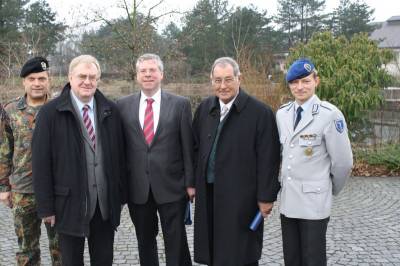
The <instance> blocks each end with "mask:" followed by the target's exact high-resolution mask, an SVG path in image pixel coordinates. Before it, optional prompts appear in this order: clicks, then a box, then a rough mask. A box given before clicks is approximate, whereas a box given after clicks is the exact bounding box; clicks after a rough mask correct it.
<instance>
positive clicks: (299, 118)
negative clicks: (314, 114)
mask: <svg viewBox="0 0 400 266" xmlns="http://www.w3.org/2000/svg"><path fill="white" fill-rule="evenodd" d="M301 112H303V108H301V106H299V108H297V110H296V120H295V121H294V129H293V130H296V127H297V125H298V124H299V122H300V120H301Z"/></svg>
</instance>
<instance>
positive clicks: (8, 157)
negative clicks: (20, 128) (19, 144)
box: [0, 110, 14, 192]
mask: <svg viewBox="0 0 400 266" xmlns="http://www.w3.org/2000/svg"><path fill="white" fill-rule="evenodd" d="M0 130H1V131H0V192H6V191H10V190H11V186H10V179H9V177H10V175H11V171H12V161H13V160H12V159H13V154H14V137H13V134H12V129H11V126H10V120H9V117H8V115H7V113H6V112H5V111H4V110H1V126H0Z"/></svg>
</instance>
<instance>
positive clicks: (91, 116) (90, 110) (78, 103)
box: [70, 90, 96, 132]
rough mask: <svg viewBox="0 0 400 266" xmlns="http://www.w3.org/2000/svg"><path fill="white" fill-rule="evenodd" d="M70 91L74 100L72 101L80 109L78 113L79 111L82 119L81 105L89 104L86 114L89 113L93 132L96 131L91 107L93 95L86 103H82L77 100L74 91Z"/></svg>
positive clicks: (92, 105)
mask: <svg viewBox="0 0 400 266" xmlns="http://www.w3.org/2000/svg"><path fill="white" fill-rule="evenodd" d="M70 92H71V96H72V99H73V100H74V102H75V103H76V106H77V107H78V109H79V111H80V112H79V113H80V115H81V118H82V119H83V107H84V106H85V105H88V106H89V111H88V115H89V118H90V120H91V121H92V124H93V129H94V132H96V121H95V120H94V109H93V107H94V97H92V99H90V101H89V102H88V103H84V102H82V101H81V100H79V98H78V97H76V95H75V93H74V92H73V91H72V90H71V91H70Z"/></svg>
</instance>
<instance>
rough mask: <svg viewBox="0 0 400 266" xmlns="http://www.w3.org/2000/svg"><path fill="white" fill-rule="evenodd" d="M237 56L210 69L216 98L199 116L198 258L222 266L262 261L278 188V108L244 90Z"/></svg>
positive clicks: (200, 109) (205, 103)
mask: <svg viewBox="0 0 400 266" xmlns="http://www.w3.org/2000/svg"><path fill="white" fill-rule="evenodd" d="M240 79H241V77H240V71H239V66H238V64H237V63H236V61H235V60H233V59H232V58H229V57H222V58H219V59H217V60H216V61H215V62H214V65H213V66H212V69H211V83H212V87H213V89H214V92H215V96H212V97H209V98H207V99H205V100H204V101H203V102H202V103H201V104H200V106H199V107H198V109H197V111H196V113H195V116H194V121H193V130H194V132H195V137H196V157H195V160H196V164H195V165H196V168H195V176H196V212H195V218H194V259H195V261H196V262H199V263H203V264H208V265H215V266H235V265H237V266H243V265H258V260H259V259H260V257H261V250H262V242H263V223H261V224H260V226H259V227H258V228H257V229H256V230H255V231H252V230H250V229H249V225H250V223H251V222H252V220H253V218H254V217H255V215H256V214H257V213H258V211H260V212H261V213H262V215H263V216H264V217H267V215H268V214H269V213H270V212H271V209H272V207H273V202H274V201H275V200H276V197H277V193H278V191H279V182H278V169H279V163H280V154H279V153H280V144H279V138H278V130H277V126H276V122H275V118H274V114H273V112H272V110H271V109H270V108H269V107H268V106H266V105H265V104H264V103H262V102H260V101H258V100H256V99H255V98H253V97H251V96H249V95H248V94H247V93H246V92H245V91H244V90H243V89H241V88H240Z"/></svg>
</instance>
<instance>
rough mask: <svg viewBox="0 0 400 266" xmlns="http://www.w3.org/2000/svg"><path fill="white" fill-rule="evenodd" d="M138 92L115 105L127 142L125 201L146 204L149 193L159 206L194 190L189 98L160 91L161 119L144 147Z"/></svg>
mask: <svg viewBox="0 0 400 266" xmlns="http://www.w3.org/2000/svg"><path fill="white" fill-rule="evenodd" d="M139 102H140V93H137V94H134V95H129V96H126V97H124V98H122V99H120V100H118V102H117V106H118V108H119V110H120V113H121V116H122V120H123V128H124V134H125V139H126V158H127V168H128V199H129V201H130V202H132V203H135V204H144V203H146V202H147V199H148V195H149V190H150V188H151V191H152V193H153V196H154V199H155V201H156V202H157V203H158V204H163V203H168V202H173V201H177V200H179V199H182V197H184V196H185V195H186V187H194V175H193V132H192V126H191V121H192V113H191V108H190V102H189V100H188V99H186V98H184V97H181V96H176V95H173V94H170V93H167V92H164V91H162V92H161V106H160V118H159V122H158V126H157V129H156V132H155V136H154V139H153V141H152V143H151V145H150V146H148V145H147V143H146V141H145V138H144V134H143V130H142V128H141V126H140V122H139Z"/></svg>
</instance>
